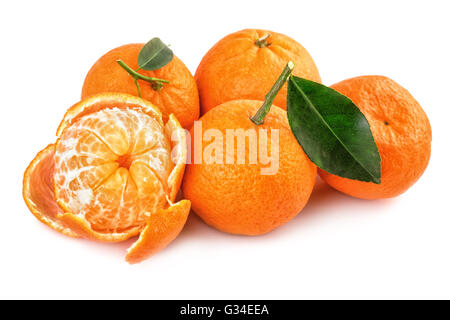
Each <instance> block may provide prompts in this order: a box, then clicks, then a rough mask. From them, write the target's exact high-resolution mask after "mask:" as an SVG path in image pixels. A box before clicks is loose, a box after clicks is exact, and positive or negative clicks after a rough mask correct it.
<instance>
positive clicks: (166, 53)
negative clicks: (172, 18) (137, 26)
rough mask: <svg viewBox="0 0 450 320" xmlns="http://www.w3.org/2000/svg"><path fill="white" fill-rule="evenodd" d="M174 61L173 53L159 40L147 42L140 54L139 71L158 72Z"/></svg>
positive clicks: (154, 39)
mask: <svg viewBox="0 0 450 320" xmlns="http://www.w3.org/2000/svg"><path fill="white" fill-rule="evenodd" d="M172 59H173V52H172V50H170V49H169V47H168V46H166V45H165V44H164V43H163V42H162V41H161V40H160V39H159V38H153V39H152V40H150V41H149V42H147V43H146V44H145V45H144V46H143V47H142V49H141V52H139V56H138V65H139V69H144V70H157V69H160V68H162V67H164V66H165V65H166V64H168V63H169V62H170V61H172Z"/></svg>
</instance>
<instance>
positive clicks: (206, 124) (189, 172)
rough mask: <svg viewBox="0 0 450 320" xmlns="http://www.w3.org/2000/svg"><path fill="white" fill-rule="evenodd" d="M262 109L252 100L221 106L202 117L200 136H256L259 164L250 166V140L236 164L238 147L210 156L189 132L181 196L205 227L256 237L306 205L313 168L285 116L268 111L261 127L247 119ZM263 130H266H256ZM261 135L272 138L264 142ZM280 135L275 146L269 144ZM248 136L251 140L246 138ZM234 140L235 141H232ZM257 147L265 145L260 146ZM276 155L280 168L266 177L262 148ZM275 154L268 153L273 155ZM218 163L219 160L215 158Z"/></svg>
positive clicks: (282, 112) (278, 111) (277, 110)
mask: <svg viewBox="0 0 450 320" xmlns="http://www.w3.org/2000/svg"><path fill="white" fill-rule="evenodd" d="M262 104H263V102H262V101H256V100H234V101H229V102H225V103H223V104H221V105H219V106H217V107H216V108H214V109H212V110H210V111H209V112H207V113H206V114H205V115H203V116H202V117H201V118H200V119H199V121H198V123H201V127H202V132H205V136H206V132H208V130H212V131H210V132H211V133H213V132H214V133H215V135H218V136H223V137H226V136H227V132H228V134H229V132H230V130H242V132H250V133H251V132H255V135H254V137H255V138H256V140H255V141H256V143H255V144H256V145H258V152H259V155H258V161H254V162H251V161H250V159H251V157H252V156H255V154H256V153H257V151H256V150H257V149H256V148H252V147H251V146H250V145H251V142H250V138H248V139H247V140H245V141H246V144H245V148H244V147H242V149H241V158H240V160H241V163H239V160H238V156H237V154H239V150H238V146H237V145H238V143H237V139H236V143H234V142H233V144H232V145H231V148H230V144H229V141H228V140H227V141H226V143H224V144H223V147H222V148H218V149H217V150H215V153H211V155H210V156H208V155H207V154H208V152H207V150H208V148H210V145H205V144H204V143H201V146H200V147H199V145H198V143H199V141H200V140H201V139H202V137H201V136H200V137H199V136H198V134H199V131H197V132H196V125H197V124H196V125H194V127H193V128H191V131H190V136H191V150H192V152H191V155H194V159H191V161H193V163H191V164H188V165H187V166H186V172H185V176H184V179H183V183H182V190H183V194H184V196H185V197H186V198H187V199H189V200H190V201H191V204H192V208H193V211H194V212H195V213H196V214H197V215H199V216H200V217H201V218H202V219H203V220H204V221H205V222H206V223H207V224H209V225H211V226H213V227H215V228H217V229H219V230H221V231H224V232H229V233H234V234H242V235H260V234H264V233H267V232H269V231H271V230H273V229H275V228H277V227H279V226H281V225H283V224H284V223H286V222H288V221H289V220H291V219H292V218H293V217H295V216H296V215H297V214H298V213H299V212H300V211H301V210H302V209H303V207H304V206H305V205H306V203H307V201H308V199H309V196H310V194H311V192H312V189H313V186H314V183H315V179H316V166H315V165H314V164H313V163H312V162H311V161H310V160H309V159H308V157H307V156H306V155H305V153H304V152H303V149H302V148H301V147H300V145H299V144H298V143H297V140H296V139H295V137H294V135H293V134H292V132H291V130H290V128H289V124H288V120H287V115H286V111H285V110H283V109H281V108H279V107H276V106H272V107H271V109H270V112H269V113H268V114H267V115H266V116H265V119H264V123H263V124H261V125H256V124H255V123H254V122H252V120H251V119H250V118H251V117H252V115H254V114H255V113H256V111H258V109H259V108H260V107H261V105H262ZM260 130H265V131H260ZM262 132H267V135H269V134H270V138H269V137H267V140H266V141H269V142H266V143H264V141H262V140H263V138H264V137H263V135H262ZM276 132H278V137H279V141H276V140H272V137H273V136H274V135H275V134H276ZM249 136H250V135H249ZM233 141H234V140H233ZM255 141H254V142H255ZM261 142H263V143H262V144H261ZM274 143H276V144H277V145H278V147H279V150H278V155H279V156H278V159H279V160H278V168H277V170H273V172H271V173H270V174H262V172H263V171H262V170H264V168H267V167H268V166H269V165H268V164H267V163H264V161H262V158H261V157H260V155H261V151H262V149H265V148H267V149H269V150H273V149H271V148H272V144H274ZM198 150H199V151H200V152H201V154H202V155H203V158H202V161H201V163H200V162H199V161H197V163H196V159H195V156H198ZM217 153H219V154H221V155H223V157H225V158H226V157H227V156H230V155H231V156H230V158H231V160H232V161H227V160H226V159H224V160H223V161H222V162H218V161H214V159H211V158H215V157H216V156H217ZM273 155H274V154H273V153H272V151H271V156H273ZM219 158H220V157H219Z"/></svg>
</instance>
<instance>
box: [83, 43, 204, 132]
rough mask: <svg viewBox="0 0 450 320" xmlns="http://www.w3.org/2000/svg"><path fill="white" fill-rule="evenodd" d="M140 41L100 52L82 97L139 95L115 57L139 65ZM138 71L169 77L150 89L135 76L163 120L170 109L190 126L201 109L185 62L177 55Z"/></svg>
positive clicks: (133, 67)
mask: <svg viewBox="0 0 450 320" xmlns="http://www.w3.org/2000/svg"><path fill="white" fill-rule="evenodd" d="M142 47H143V44H127V45H123V46H121V47H118V48H115V49H113V50H111V51H109V52H108V53H106V54H105V55H104V56H102V57H101V58H100V59H99V60H97V62H96V63H95V64H94V65H93V66H92V67H91V69H90V70H89V72H88V74H87V76H86V79H85V80H84V85H83V89H82V93H81V98H82V99H85V98H87V97H89V96H92V95H94V94H98V93H103V92H121V93H128V94H131V95H134V96H138V90H137V87H136V85H135V83H134V80H133V78H132V77H131V76H130V74H128V72H126V71H125V70H124V69H123V68H122V67H121V66H119V65H118V64H117V60H119V59H121V60H123V61H124V62H125V63H126V64H127V65H128V66H129V67H130V68H132V69H134V70H136V69H137V68H138V64H137V58H138V55H139V52H140V51H141V49H142ZM138 72H139V73H140V74H142V75H144V76H148V77H155V78H160V79H164V80H168V81H169V82H170V83H168V84H164V86H163V88H162V89H161V90H160V91H156V90H153V89H152V87H151V84H150V83H148V82H146V81H143V80H138V82H139V84H140V87H141V95H142V98H144V99H146V100H148V101H150V102H152V103H153V104H155V105H156V106H157V107H158V108H159V109H160V110H161V112H162V113H163V120H164V121H167V119H168V116H169V115H170V114H171V113H173V114H174V115H175V117H176V118H177V119H178V121H179V122H180V124H181V126H182V127H183V128H190V127H191V126H192V123H193V122H194V121H195V120H197V119H198V117H199V113H200V106H199V97H198V91H197V85H196V83H195V80H194V77H193V76H192V74H191V73H190V71H189V69H188V68H187V67H186V66H185V65H184V63H183V62H182V61H181V60H180V59H178V58H177V57H176V56H174V57H173V60H172V61H171V62H169V63H168V64H167V65H165V66H164V67H162V68H161V69H158V70H155V71H147V70H142V69H141V70H139V71H138Z"/></svg>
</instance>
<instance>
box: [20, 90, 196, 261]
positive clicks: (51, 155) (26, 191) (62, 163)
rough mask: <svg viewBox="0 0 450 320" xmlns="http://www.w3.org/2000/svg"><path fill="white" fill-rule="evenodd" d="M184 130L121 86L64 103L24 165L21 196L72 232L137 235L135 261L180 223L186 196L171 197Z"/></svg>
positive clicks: (110, 237)
mask: <svg viewBox="0 0 450 320" xmlns="http://www.w3.org/2000/svg"><path fill="white" fill-rule="evenodd" d="M186 152H187V150H186V134H185V131H184V129H182V128H181V126H180V124H179V123H178V121H177V119H176V118H175V117H174V116H173V115H171V116H170V117H169V120H168V121H167V123H164V122H163V120H162V114H161V112H160V110H159V109H158V108H156V107H155V106H154V105H152V104H151V103H150V102H147V101H145V100H143V99H140V98H137V97H134V96H131V95H126V94H111V93H110V94H100V95H95V96H92V97H90V98H88V99H86V100H83V101H81V102H79V103H78V104H76V105H74V106H73V107H72V108H70V109H69V110H68V111H67V113H66V115H65V116H64V119H63V121H62V122H61V124H60V126H59V128H58V131H57V141H56V143H54V144H50V145H48V146H47V147H46V148H45V149H44V150H42V151H41V152H39V153H38V155H37V156H36V157H35V159H34V160H33V161H32V162H31V164H30V165H29V166H28V168H27V170H26V171H25V176H24V182H23V196H24V199H25V202H26V204H27V206H28V207H29V209H30V210H31V212H32V213H33V214H34V215H35V216H36V218H38V219H39V220H40V221H42V222H43V223H45V224H47V225H48V226H50V227H52V228H54V229H55V230H58V231H59V232H61V233H63V234H65V235H68V236H72V237H78V236H80V237H84V238H88V239H93V240H100V241H110V242H117V241H123V240H126V239H128V238H130V237H133V236H136V235H140V236H139V239H138V240H137V241H136V242H135V243H134V244H133V245H132V246H131V247H130V248H129V249H128V254H127V256H126V260H127V261H128V262H130V263H137V262H140V261H142V260H144V259H146V258H148V257H149V256H150V255H152V254H153V253H155V252H157V251H159V250H161V249H162V248H164V247H165V246H166V245H167V244H169V243H170V242H171V241H172V240H173V239H175V237H176V236H177V235H178V233H179V232H180V231H181V229H182V228H183V226H184V224H185V222H186V219H187V216H188V214H189V210H190V202H189V201H188V200H182V201H180V202H178V203H175V204H174V201H175V198H176V195H177V193H178V189H179V187H180V183H181V179H182V177H183V173H184V167H185V163H186Z"/></svg>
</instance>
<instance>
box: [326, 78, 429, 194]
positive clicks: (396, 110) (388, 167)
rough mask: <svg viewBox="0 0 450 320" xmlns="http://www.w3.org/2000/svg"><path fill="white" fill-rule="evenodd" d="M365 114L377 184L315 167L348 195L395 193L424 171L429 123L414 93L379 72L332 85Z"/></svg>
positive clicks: (406, 186)
mask: <svg viewBox="0 0 450 320" xmlns="http://www.w3.org/2000/svg"><path fill="white" fill-rule="evenodd" d="M332 88H333V89H335V90H337V91H338V92H340V93H342V94H344V95H346V96H347V97H349V98H350V99H351V100H352V101H353V102H354V103H355V104H356V105H357V106H358V108H359V109H360V110H361V112H362V113H363V114H364V115H365V117H366V118H367V120H368V122H369V125H370V128H371V130H372V134H373V137H374V140H375V143H376V144H377V147H378V150H379V152H380V156H381V184H375V183H370V182H362V181H356V180H350V179H346V178H341V177H338V176H335V175H332V174H330V173H327V172H325V171H323V170H320V169H319V174H320V176H321V177H322V179H323V180H325V181H326V182H327V183H328V184H329V185H330V186H331V187H333V188H334V189H336V190H339V191H341V192H343V193H346V194H348V195H351V196H353V197H357V198H362V199H378V198H390V197H395V196H397V195H399V194H401V193H403V192H405V191H406V190H407V189H408V188H409V187H411V186H412V185H413V184H414V183H415V182H416V181H417V180H418V179H419V178H420V176H421V175H422V173H423V172H424V171H425V169H426V167H427V165H428V161H429V159H430V153H431V126H430V122H429V121H428V118H427V115H426V114H425V112H424V111H423V109H422V107H421V106H420V105H419V103H418V102H417V101H416V100H415V99H414V98H413V96H412V95H411V94H410V93H409V92H408V91H407V90H406V89H405V88H403V87H402V86H400V85H399V84H397V83H396V82H394V81H393V80H391V79H389V78H386V77H383V76H362V77H356V78H352V79H348V80H344V81H342V82H339V83H337V84H335V85H333V86H332Z"/></svg>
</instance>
